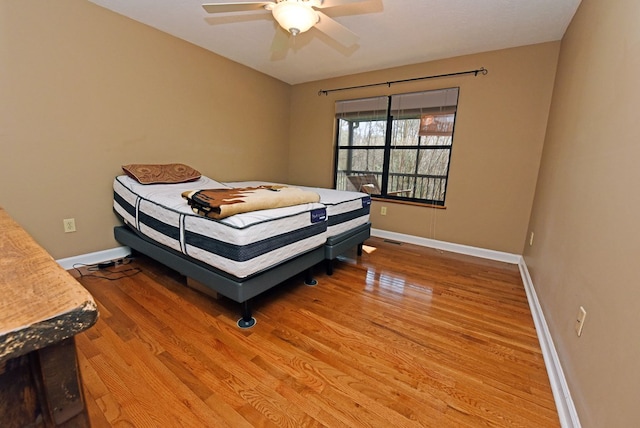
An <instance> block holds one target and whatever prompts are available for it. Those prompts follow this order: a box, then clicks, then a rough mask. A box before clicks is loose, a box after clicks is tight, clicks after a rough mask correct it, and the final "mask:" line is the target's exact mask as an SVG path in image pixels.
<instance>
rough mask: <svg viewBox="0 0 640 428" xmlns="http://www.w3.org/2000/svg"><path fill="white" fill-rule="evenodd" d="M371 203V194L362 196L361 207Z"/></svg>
mask: <svg viewBox="0 0 640 428" xmlns="http://www.w3.org/2000/svg"><path fill="white" fill-rule="evenodd" d="M369 205H371V196H363V197H362V208H365V207H368V206H369Z"/></svg>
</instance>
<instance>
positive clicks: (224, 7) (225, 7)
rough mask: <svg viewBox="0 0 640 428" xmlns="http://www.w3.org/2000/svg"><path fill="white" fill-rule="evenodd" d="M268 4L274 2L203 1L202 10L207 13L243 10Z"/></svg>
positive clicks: (259, 7)
mask: <svg viewBox="0 0 640 428" xmlns="http://www.w3.org/2000/svg"><path fill="white" fill-rule="evenodd" d="M268 4H275V3H274V2H271V1H252V2H240V3H205V4H203V5H202V7H203V8H204V10H206V11H207V12H209V13H227V12H245V11H249V10H256V9H261V8H264V7H265V6H266V5H268Z"/></svg>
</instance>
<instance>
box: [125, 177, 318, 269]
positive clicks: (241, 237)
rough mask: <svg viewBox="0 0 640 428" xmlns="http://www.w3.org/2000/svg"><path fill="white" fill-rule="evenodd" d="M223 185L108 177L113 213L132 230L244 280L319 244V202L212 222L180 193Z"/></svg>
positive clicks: (205, 179) (203, 182) (204, 181)
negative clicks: (193, 208)
mask: <svg viewBox="0 0 640 428" xmlns="http://www.w3.org/2000/svg"><path fill="white" fill-rule="evenodd" d="M221 187H227V186H225V185H224V184H222V183H219V182H217V181H215V180H212V179H210V178H208V177H202V178H200V179H199V180H196V181H192V182H189V183H180V184H146V185H144V184H140V183H138V182H137V181H135V180H133V179H132V178H130V177H128V176H126V175H121V176H118V177H116V178H115V179H114V182H113V191H114V202H113V208H114V210H115V211H116V212H117V213H118V214H119V215H120V216H121V217H122V218H123V220H124V221H125V223H127V224H129V225H130V226H131V227H133V228H134V229H137V230H138V232H139V233H140V234H142V235H144V236H146V237H148V238H150V239H152V240H154V241H156V242H158V243H160V244H163V245H165V246H167V247H169V248H171V249H173V250H175V251H178V252H180V253H182V254H186V255H188V256H190V257H192V258H194V259H197V260H199V261H201V262H204V263H206V264H208V265H210V266H212V267H214V268H216V269H220V270H222V271H224V272H227V273H228V274H230V275H232V276H234V277H236V278H246V277H248V276H251V275H253V274H256V273H258V272H261V271H263V270H266V269H268V268H270V267H273V266H276V265H278V264H280V263H282V262H284V261H286V260H289V259H291V258H294V257H295V256H297V255H299V254H302V253H305V252H307V251H309V250H312V249H314V248H317V247H319V246H322V245H323V244H324V243H325V241H326V239H327V234H326V230H327V215H326V208H325V206H324V205H322V204H320V203H309V204H301V205H295V206H293V207H286V208H276V209H269V210H260V211H253V212H249V213H243V214H236V215H233V216H231V217H227V218H225V219H222V220H214V219H210V218H207V217H203V216H200V215H198V214H195V213H194V212H193V211H192V210H191V208H190V207H189V205H188V204H187V201H186V200H185V199H184V198H182V192H183V191H185V190H199V189H215V188H221Z"/></svg>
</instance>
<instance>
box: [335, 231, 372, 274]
mask: <svg viewBox="0 0 640 428" xmlns="http://www.w3.org/2000/svg"><path fill="white" fill-rule="evenodd" d="M370 236H371V223H366V224H361V225H360V226H357V227H355V228H353V229H351V230H347V231H346V232H342V233H341V234H339V235H335V236H331V237H329V238H327V242H326V243H325V244H324V259H325V267H326V272H327V275H333V261H334V260H335V259H336V258H338V256H339V255H341V254H343V253H344V252H345V251H347V250H349V249H351V248H353V247H357V248H358V256H361V255H362V244H363V243H364V241H366V240H367V239H369V237H370Z"/></svg>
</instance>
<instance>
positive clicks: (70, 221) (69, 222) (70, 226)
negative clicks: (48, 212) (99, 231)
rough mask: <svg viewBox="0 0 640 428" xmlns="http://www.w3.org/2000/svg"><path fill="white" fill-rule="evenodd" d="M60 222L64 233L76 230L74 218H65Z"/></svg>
mask: <svg viewBox="0 0 640 428" xmlns="http://www.w3.org/2000/svg"><path fill="white" fill-rule="evenodd" d="M62 224H63V225H64V233H69V232H75V231H76V219H75V218H65V219H64V220H62Z"/></svg>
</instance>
